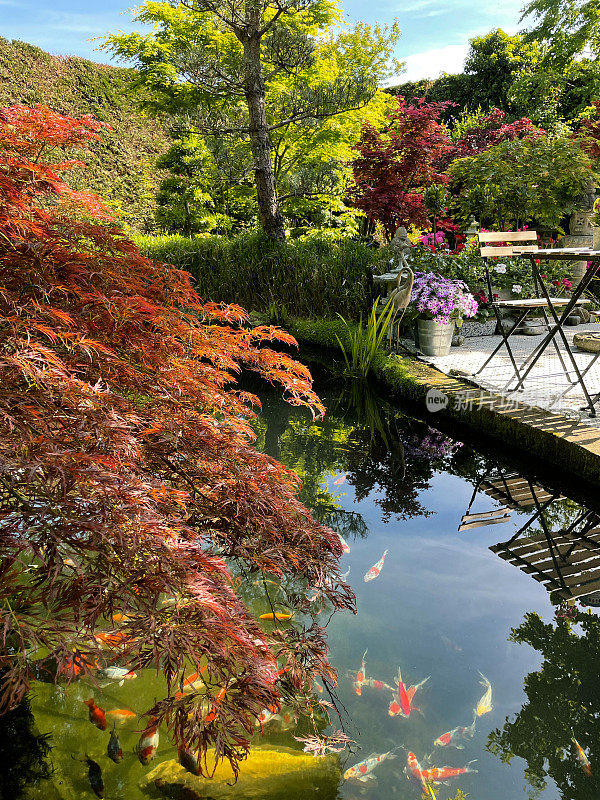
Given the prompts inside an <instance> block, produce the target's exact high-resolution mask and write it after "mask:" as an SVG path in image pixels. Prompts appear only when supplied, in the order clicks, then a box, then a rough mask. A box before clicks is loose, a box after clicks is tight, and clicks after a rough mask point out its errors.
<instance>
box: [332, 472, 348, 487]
mask: <svg viewBox="0 0 600 800" xmlns="http://www.w3.org/2000/svg"><path fill="white" fill-rule="evenodd" d="M345 480H346V476H345V475H340V477H339V478H336V479H335V480H334V482H333V485H334V486H340V485H341V484H342V483H343V482H344V481H345Z"/></svg>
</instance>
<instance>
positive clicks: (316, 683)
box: [313, 681, 324, 694]
mask: <svg viewBox="0 0 600 800" xmlns="http://www.w3.org/2000/svg"><path fill="white" fill-rule="evenodd" d="M313 689H316V690H317V692H318V693H319V694H323V692H324V689H323V687H322V686H321V684H320V683H319V681H313Z"/></svg>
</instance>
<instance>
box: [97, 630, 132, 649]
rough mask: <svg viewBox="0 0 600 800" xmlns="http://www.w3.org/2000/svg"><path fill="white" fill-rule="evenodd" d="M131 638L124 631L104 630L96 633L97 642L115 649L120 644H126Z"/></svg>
mask: <svg viewBox="0 0 600 800" xmlns="http://www.w3.org/2000/svg"><path fill="white" fill-rule="evenodd" d="M129 638H130V637H129V636H128V635H127V634H126V633H125V632H124V631H109V632H106V631H102V632H101V633H96V634H95V635H94V639H95V640H96V641H97V642H100V643H101V644H105V645H106V646H107V647H110V648H111V649H115V648H117V647H119V645H122V644H124V643H125V642H126V641H127V639H129Z"/></svg>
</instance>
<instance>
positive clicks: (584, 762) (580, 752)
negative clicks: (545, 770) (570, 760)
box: [571, 736, 592, 776]
mask: <svg viewBox="0 0 600 800" xmlns="http://www.w3.org/2000/svg"><path fill="white" fill-rule="evenodd" d="M571 741H572V742H573V744H574V745H575V747H576V749H577V760H578V761H579V763H580V764H581V769H582V770H583V771H584V772H585V774H586V775H590V776H591V774H592V765H591V764H590V760H589V758H588V757H587V756H586V754H585V751H584V749H583V747H582V746H581V745H580V744H579V742H578V741H577V739H576V738H575V737H574V736H572V737H571Z"/></svg>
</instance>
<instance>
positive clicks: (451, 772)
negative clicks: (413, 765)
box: [422, 759, 477, 783]
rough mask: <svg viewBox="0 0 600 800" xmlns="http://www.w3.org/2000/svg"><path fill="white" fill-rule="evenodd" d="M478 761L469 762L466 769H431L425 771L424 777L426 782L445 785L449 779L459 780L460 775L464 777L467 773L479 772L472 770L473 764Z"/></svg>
mask: <svg viewBox="0 0 600 800" xmlns="http://www.w3.org/2000/svg"><path fill="white" fill-rule="evenodd" d="M475 761H476V759H473V761H469V763H468V764H467V766H466V767H429V769H424V770H423V771H422V772H423V777H424V778H425V780H426V781H431V782H432V783H443V782H444V781H447V780H448V778H457V777H458V776H459V775H464V774H465V773H467V772H477V770H476V769H471V764H474V763H475Z"/></svg>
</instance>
